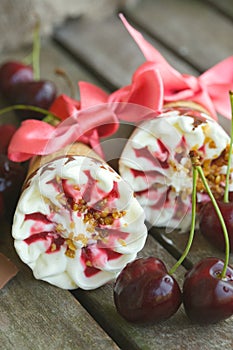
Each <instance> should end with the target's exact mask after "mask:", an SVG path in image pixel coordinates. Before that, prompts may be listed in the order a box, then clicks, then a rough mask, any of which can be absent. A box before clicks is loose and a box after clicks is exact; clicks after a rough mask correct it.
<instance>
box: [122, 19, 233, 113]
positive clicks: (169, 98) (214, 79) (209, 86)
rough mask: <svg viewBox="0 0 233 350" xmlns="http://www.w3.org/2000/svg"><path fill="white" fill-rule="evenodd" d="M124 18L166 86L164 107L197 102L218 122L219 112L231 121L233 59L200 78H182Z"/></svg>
mask: <svg viewBox="0 0 233 350" xmlns="http://www.w3.org/2000/svg"><path fill="white" fill-rule="evenodd" d="M120 18H121V20H122V22H123V24H124V25H125V27H126V29H127V30H128V32H129V33H130V35H131V36H132V37H133V39H134V40H135V42H136V43H137V45H138V46H139V48H140V49H141V51H142V53H143V55H144V56H145V58H146V60H147V61H150V62H153V63H154V64H155V67H156V68H157V69H158V71H159V72H160V74H161V77H162V81H163V85H164V103H167V102H173V101H179V100H188V101H193V102H196V103H198V104H200V105H201V106H203V107H204V108H205V109H207V110H208V111H209V113H210V115H211V116H212V117H213V118H214V119H217V114H216V111H217V112H218V113H220V114H221V115H223V116H225V117H226V118H229V119H230V118H231V108H230V99H229V90H232V89H233V56H231V57H229V58H226V59H225V60H223V61H222V62H220V63H218V64H216V65H215V66H214V67H212V68H210V69H209V70H207V71H206V72H205V73H203V74H202V75H200V76H199V77H194V76H192V75H187V74H181V73H179V72H178V71H177V70H175V69H174V68H173V67H172V66H171V65H170V64H169V63H168V62H167V61H166V60H165V58H164V57H163V56H162V55H161V54H160V53H159V52H158V51H157V50H156V49H155V48H154V47H153V46H152V45H151V44H150V43H149V42H147V41H146V40H145V39H144V37H143V36H142V34H141V33H140V32H138V31H137V30H136V29H135V28H133V27H132V26H131V25H130V24H129V23H128V22H127V20H126V19H125V17H124V16H123V15H122V14H120Z"/></svg>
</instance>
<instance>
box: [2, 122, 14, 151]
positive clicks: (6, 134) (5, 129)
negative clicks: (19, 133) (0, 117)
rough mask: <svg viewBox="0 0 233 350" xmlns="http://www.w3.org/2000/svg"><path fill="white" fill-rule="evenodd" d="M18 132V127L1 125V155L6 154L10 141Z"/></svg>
mask: <svg viewBox="0 0 233 350" xmlns="http://www.w3.org/2000/svg"><path fill="white" fill-rule="evenodd" d="M15 131H16V127H15V126H14V125H12V124H4V125H0V154H1V153H3V154H6V153H7V148H8V146H9V143H10V140H11V138H12V136H13V135H14V133H15Z"/></svg>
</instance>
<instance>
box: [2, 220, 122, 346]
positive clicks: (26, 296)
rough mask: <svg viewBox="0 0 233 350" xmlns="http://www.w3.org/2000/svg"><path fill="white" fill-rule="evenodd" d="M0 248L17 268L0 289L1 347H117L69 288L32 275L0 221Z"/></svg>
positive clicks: (7, 226) (6, 228)
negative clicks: (67, 289)
mask: <svg viewBox="0 0 233 350" xmlns="http://www.w3.org/2000/svg"><path fill="white" fill-rule="evenodd" d="M0 250H1V252H2V253H4V254H5V255H6V256H8V257H9V258H10V259H11V260H12V261H13V262H14V263H15V264H16V266H17V267H18V268H19V269H20V271H19V273H18V274H17V276H16V277H15V278H14V279H12V280H11V281H10V282H9V283H8V284H7V285H6V286H5V287H4V288H3V289H1V290H0V299H1V303H0V314H1V318H0V342H1V348H2V349H4V350H8V349H9V350H10V349H16V348H17V349H19V350H27V349H28V350H31V349H35V350H44V349H47V348H48V347H49V349H54V350H55V349H56V350H57V349H60V350H63V349H67V350H68V349H80V350H83V349H87V350H89V349H96V348H98V349H103V350H104V349H106V350H108V349H110V348H111V349H118V347H117V346H116V345H115V343H114V342H113V341H112V340H111V339H110V338H109V337H108V336H107V335H106V333H105V332H104V331H103V330H102V329H101V328H100V327H99V325H98V324H97V323H96V322H95V321H94V320H93V319H92V318H91V316H90V315H89V314H88V313H87V312H86V310H85V309H83V307H82V306H81V305H80V304H79V303H78V302H77V300H75V298H74V297H73V296H72V295H71V293H70V292H68V291H65V290H62V289H59V288H56V287H53V286H51V285H49V284H47V283H44V282H42V281H37V280H35V279H34V278H33V276H32V273H31V271H30V270H29V268H27V266H26V265H24V264H23V263H22V262H21V261H20V260H19V258H18V256H17V255H16V253H15V250H14V247H13V241H12V239H11V235H10V227H9V225H4V224H3V223H1V240H0Z"/></svg>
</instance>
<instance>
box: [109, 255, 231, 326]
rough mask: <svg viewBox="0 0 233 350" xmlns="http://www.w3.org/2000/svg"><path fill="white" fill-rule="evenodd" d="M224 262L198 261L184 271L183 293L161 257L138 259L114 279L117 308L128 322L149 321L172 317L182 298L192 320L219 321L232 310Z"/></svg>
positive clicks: (154, 321) (229, 273)
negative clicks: (222, 274)
mask: <svg viewBox="0 0 233 350" xmlns="http://www.w3.org/2000/svg"><path fill="white" fill-rule="evenodd" d="M223 266H224V263H223V261H222V260H219V259H217V258H207V259H204V260H202V261H200V262H199V263H197V264H196V265H195V266H194V267H193V268H192V269H191V270H190V271H189V272H188V273H187V274H186V275H185V279H184V284H183V293H182V292H181V290H180V287H179V285H178V283H177V282H176V280H175V279H174V277H173V276H172V275H171V274H170V273H168V271H167V269H166V267H165V265H164V263H163V262H162V261H161V260H159V259H157V258H153V257H149V258H141V259H137V260H135V261H133V262H132V263H129V264H128V265H127V266H126V267H125V268H124V269H123V270H122V272H121V273H120V275H119V276H118V278H117V280H116V283H115V286H114V301H115V305H116V308H117V310H118V312H119V313H120V314H121V316H123V317H124V318H125V319H126V320H127V321H129V322H133V323H139V324H147V323H149V324H151V323H156V322H161V321H164V320H166V319H168V318H169V317H171V316H172V315H173V314H174V313H175V312H176V311H177V310H178V309H179V307H180V305H181V303H182V301H183V304H184V308H185V311H186V314H187V315H188V317H189V318H190V319H191V320H192V321H194V322H197V323H201V324H202V323H215V322H218V321H221V320H223V319H226V318H228V317H230V316H231V315H232V314H233V269H232V268H230V267H228V268H227V271H226V275H225V277H224V278H222V277H221V273H222V270H223Z"/></svg>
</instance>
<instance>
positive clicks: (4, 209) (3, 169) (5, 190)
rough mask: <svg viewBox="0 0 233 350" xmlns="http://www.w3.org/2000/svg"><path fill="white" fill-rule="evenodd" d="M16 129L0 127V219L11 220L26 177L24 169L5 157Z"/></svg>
mask: <svg viewBox="0 0 233 350" xmlns="http://www.w3.org/2000/svg"><path fill="white" fill-rule="evenodd" d="M15 130H16V127H15V126H13V125H11V124H4V125H0V218H1V217H3V216H5V218H7V219H9V220H11V219H12V216H13V213H14V210H15V206H16V203H17V200H18V197H19V193H20V190H21V187H22V184H23V181H24V178H25V175H26V167H25V166H24V165H22V164H20V163H14V162H12V161H10V160H9V159H8V157H7V148H8V145H9V142H10V140H11V137H12V136H13V134H14V132H15Z"/></svg>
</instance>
